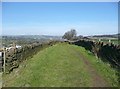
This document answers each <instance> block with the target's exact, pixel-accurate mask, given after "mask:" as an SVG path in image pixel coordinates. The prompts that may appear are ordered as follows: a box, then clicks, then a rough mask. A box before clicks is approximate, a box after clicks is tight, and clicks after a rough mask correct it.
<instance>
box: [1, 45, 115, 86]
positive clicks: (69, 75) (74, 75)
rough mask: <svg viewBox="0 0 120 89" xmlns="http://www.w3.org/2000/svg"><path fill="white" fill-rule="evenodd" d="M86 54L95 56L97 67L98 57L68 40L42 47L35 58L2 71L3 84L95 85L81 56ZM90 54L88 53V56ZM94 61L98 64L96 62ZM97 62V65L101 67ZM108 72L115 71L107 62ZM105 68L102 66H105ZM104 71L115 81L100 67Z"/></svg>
mask: <svg viewBox="0 0 120 89" xmlns="http://www.w3.org/2000/svg"><path fill="white" fill-rule="evenodd" d="M81 53H82V54H83V55H84V56H86V57H87V58H90V57H91V58H90V59H92V61H90V63H91V64H92V65H93V67H95V66H96V65H95V62H96V61H94V60H96V59H95V57H93V56H92V55H89V54H87V52H86V51H85V50H84V49H83V48H81V47H78V46H74V45H69V44H57V45H54V46H51V47H49V48H46V49H44V50H42V51H40V52H39V53H38V54H37V55H34V57H33V58H31V59H29V60H27V61H24V63H22V64H21V66H20V67H19V68H18V69H15V70H14V71H13V72H12V73H11V74H7V75H3V86H9V87H12V86H19V87H20V86H26V87H30V86H32V87H37V86H38V87H39V86H41V87H47V86H48V87H65V86H66V87H79V86H80V87H82V86H92V84H93V77H94V76H91V74H90V71H88V68H87V67H86V66H85V65H86V64H85V63H84V61H83V60H81V58H82V57H80V55H79V54H81ZM88 55H89V56H90V57H89V56H88ZM94 65H95V66H94ZM101 65H102V64H101V63H100V65H99V64H98V65H97V67H95V68H96V70H97V68H100V67H101ZM104 67H105V68H106V70H107V69H108V72H109V73H112V74H114V73H115V71H109V70H112V69H110V68H109V67H108V66H104ZM102 68H103V67H102ZM97 72H98V73H101V74H100V75H103V76H102V77H103V78H105V79H106V80H107V81H110V82H108V83H109V84H112V83H113V84H114V83H115V81H116V80H115V79H116V76H113V77H112V78H115V79H114V81H113V82H111V80H112V78H111V79H109V78H110V76H107V77H106V76H105V74H102V73H103V72H104V71H103V72H102V71H101V70H98V71H97Z"/></svg>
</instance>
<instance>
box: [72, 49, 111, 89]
mask: <svg viewBox="0 0 120 89" xmlns="http://www.w3.org/2000/svg"><path fill="white" fill-rule="evenodd" d="M73 52H74V53H75V54H77V55H78V57H79V59H80V60H82V61H83V63H84V66H85V67H86V70H87V71H88V73H89V74H90V76H91V78H92V85H91V87H110V85H108V83H107V81H106V80H105V79H104V78H103V77H102V76H101V75H100V74H99V73H98V72H97V70H96V69H95V68H94V67H93V66H92V64H91V63H90V61H89V60H88V59H87V58H86V57H85V56H84V55H83V54H82V52H80V51H78V50H75V49H73ZM74 53H73V54H74Z"/></svg>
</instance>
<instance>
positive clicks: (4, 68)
mask: <svg viewBox="0 0 120 89" xmlns="http://www.w3.org/2000/svg"><path fill="white" fill-rule="evenodd" d="M3 51H4V56H3V58H4V64H3V70H4V72H5V60H6V53H5V52H6V49H5V47H4V49H3Z"/></svg>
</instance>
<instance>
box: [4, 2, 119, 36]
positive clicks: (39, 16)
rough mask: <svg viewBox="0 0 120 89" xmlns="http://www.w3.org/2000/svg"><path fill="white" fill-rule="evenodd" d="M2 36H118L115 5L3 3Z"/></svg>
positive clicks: (103, 3) (96, 3)
mask: <svg viewBox="0 0 120 89" xmlns="http://www.w3.org/2000/svg"><path fill="white" fill-rule="evenodd" d="M2 26H3V32H2V34H3V35H23V34H24V35H63V34H64V33H65V32H66V31H68V30H70V29H72V28H74V29H76V31H77V33H78V35H99V34H116V33H118V3H117V2H76V3H73V2H56V3H55V2H16V3H15V2H3V3H2Z"/></svg>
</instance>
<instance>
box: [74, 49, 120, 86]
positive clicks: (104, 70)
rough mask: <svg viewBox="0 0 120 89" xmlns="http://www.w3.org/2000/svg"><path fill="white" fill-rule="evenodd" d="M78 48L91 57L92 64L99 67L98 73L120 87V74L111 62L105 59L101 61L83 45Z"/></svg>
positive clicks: (87, 56) (88, 57)
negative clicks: (118, 74)
mask: <svg viewBox="0 0 120 89" xmlns="http://www.w3.org/2000/svg"><path fill="white" fill-rule="evenodd" d="M76 48H78V49H77V50H79V51H81V52H82V54H83V55H84V56H85V57H86V58H87V59H89V61H90V63H91V64H92V66H93V67H94V68H96V69H97V71H98V73H99V74H101V75H102V77H103V78H104V79H105V80H106V81H107V82H108V83H109V84H111V85H112V86H114V87H118V86H120V85H119V84H118V80H117V79H118V76H117V75H116V74H117V71H116V70H115V69H112V68H111V67H110V64H109V63H104V62H103V61H101V60H100V59H96V58H95V56H94V55H93V54H92V53H91V52H89V51H87V50H85V49H84V48H82V47H80V48H79V47H76Z"/></svg>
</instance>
